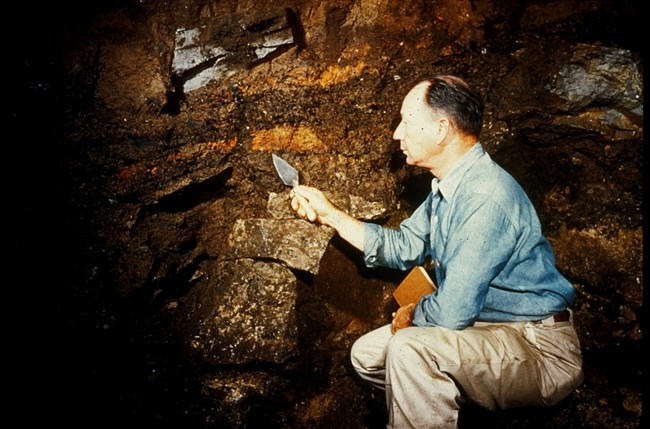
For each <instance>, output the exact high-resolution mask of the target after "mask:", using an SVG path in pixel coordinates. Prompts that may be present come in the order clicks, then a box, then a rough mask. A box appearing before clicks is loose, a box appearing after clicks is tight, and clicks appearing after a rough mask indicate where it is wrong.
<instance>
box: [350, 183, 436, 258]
mask: <svg viewBox="0 0 650 429" xmlns="http://www.w3.org/2000/svg"><path fill="white" fill-rule="evenodd" d="M430 207H431V195H429V198H427V199H426V200H425V202H424V203H422V205H420V207H418V208H417V210H415V211H414V212H413V214H412V215H411V216H410V217H409V218H408V219H406V220H404V221H403V222H402V223H401V224H400V226H399V228H388V227H384V226H381V225H376V224H372V223H366V224H365V238H364V249H363V253H364V261H365V263H366V265H367V266H368V267H376V266H385V267H389V268H397V269H401V270H407V269H409V268H412V267H413V266H415V265H417V264H421V263H422V262H424V260H425V259H426V257H427V256H428V255H429V253H430V249H429V237H430V235H431V223H430V215H431V209H430Z"/></svg>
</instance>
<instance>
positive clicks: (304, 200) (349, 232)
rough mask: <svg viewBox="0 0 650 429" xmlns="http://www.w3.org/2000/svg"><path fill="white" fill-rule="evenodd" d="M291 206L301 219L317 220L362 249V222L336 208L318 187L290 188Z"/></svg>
mask: <svg viewBox="0 0 650 429" xmlns="http://www.w3.org/2000/svg"><path fill="white" fill-rule="evenodd" d="M289 195H290V196H291V208H292V209H293V210H294V211H295V212H296V213H297V214H298V216H299V217H301V218H302V219H308V220H309V221H310V222H319V223H321V224H323V225H326V226H331V227H332V228H334V229H336V231H337V232H338V233H339V235H340V236H341V237H342V238H343V239H344V240H346V241H347V242H348V243H350V244H352V245H353V246H354V247H356V248H357V249H359V250H363V244H364V239H365V228H364V224H363V222H361V221H360V220H358V219H355V218H353V217H352V216H350V215H349V214H347V213H346V212H344V211H343V210H341V209H339V208H337V207H336V206H335V205H334V204H332V202H331V201H330V200H328V199H327V197H326V196H325V195H324V194H323V193H322V192H321V191H319V190H318V189H316V188H312V187H310V186H305V185H299V186H296V187H295V188H293V189H292V190H291V193H290V194H289Z"/></svg>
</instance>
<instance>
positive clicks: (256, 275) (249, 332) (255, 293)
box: [177, 259, 298, 365]
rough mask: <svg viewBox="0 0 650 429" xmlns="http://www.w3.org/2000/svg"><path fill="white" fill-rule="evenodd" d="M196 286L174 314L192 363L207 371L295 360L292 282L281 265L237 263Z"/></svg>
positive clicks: (218, 269) (220, 268) (223, 266)
mask: <svg viewBox="0 0 650 429" xmlns="http://www.w3.org/2000/svg"><path fill="white" fill-rule="evenodd" d="M210 271H211V272H215V273H219V274H218V276H215V277H207V278H205V279H203V280H201V281H200V282H199V283H197V284H196V285H195V286H194V288H193V289H192V291H191V293H190V294H189V295H188V297H187V299H185V300H183V302H182V303H181V305H180V306H179V307H178V310H177V311H179V312H180V313H181V314H185V315H186V316H184V317H183V316H182V317H181V318H180V319H181V320H182V319H185V318H187V320H188V321H189V323H186V322H184V325H185V327H184V330H185V332H186V334H187V336H186V337H184V338H183V340H184V342H185V347H186V349H187V350H188V354H189V355H190V356H191V357H192V359H196V360H198V361H202V362H203V363H205V364H208V365H230V364H237V365H243V364H247V363H251V362H268V363H276V364H278V363H282V362H284V361H286V360H287V359H289V358H290V357H291V356H293V355H295V354H296V352H297V350H296V345H297V341H298V337H297V335H298V331H297V326H296V314H295V311H296V297H297V290H296V278H295V276H294V275H293V274H292V272H291V271H290V270H289V269H287V268H285V267H283V266H282V265H280V264H277V263H273V262H265V261H255V260H252V259H237V260H235V261H224V262H221V263H220V264H218V265H217V266H216V267H215V269H214V270H210Z"/></svg>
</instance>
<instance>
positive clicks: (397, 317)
mask: <svg viewBox="0 0 650 429" xmlns="http://www.w3.org/2000/svg"><path fill="white" fill-rule="evenodd" d="M414 312H415V304H408V305H405V306H403V307H400V308H398V309H397V311H396V312H394V313H393V322H392V323H391V331H392V332H393V334H394V333H395V332H397V331H399V330H400V329H402V328H408V327H409V326H413V313H414Z"/></svg>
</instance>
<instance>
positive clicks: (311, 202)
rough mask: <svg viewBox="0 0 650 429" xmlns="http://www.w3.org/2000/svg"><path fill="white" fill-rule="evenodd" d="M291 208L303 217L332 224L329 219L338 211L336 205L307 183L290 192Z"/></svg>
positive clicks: (311, 220)
mask: <svg viewBox="0 0 650 429" xmlns="http://www.w3.org/2000/svg"><path fill="white" fill-rule="evenodd" d="M289 195H290V196H291V208H292V209H293V210H294V211H295V212H296V213H297V214H298V216H299V217H301V218H302V219H307V220H309V221H310V222H316V221H318V222H320V223H322V224H325V225H330V223H329V222H328V219H329V218H331V217H332V216H333V214H334V213H335V212H336V211H337V209H336V207H335V206H334V205H333V204H332V203H331V202H330V201H329V200H328V199H327V197H326V196H325V195H324V194H323V193H322V192H321V191H320V190H318V189H316V188H312V187H309V186H305V185H300V186H296V187H295V188H293V189H292V190H291V193H290V194H289Z"/></svg>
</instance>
